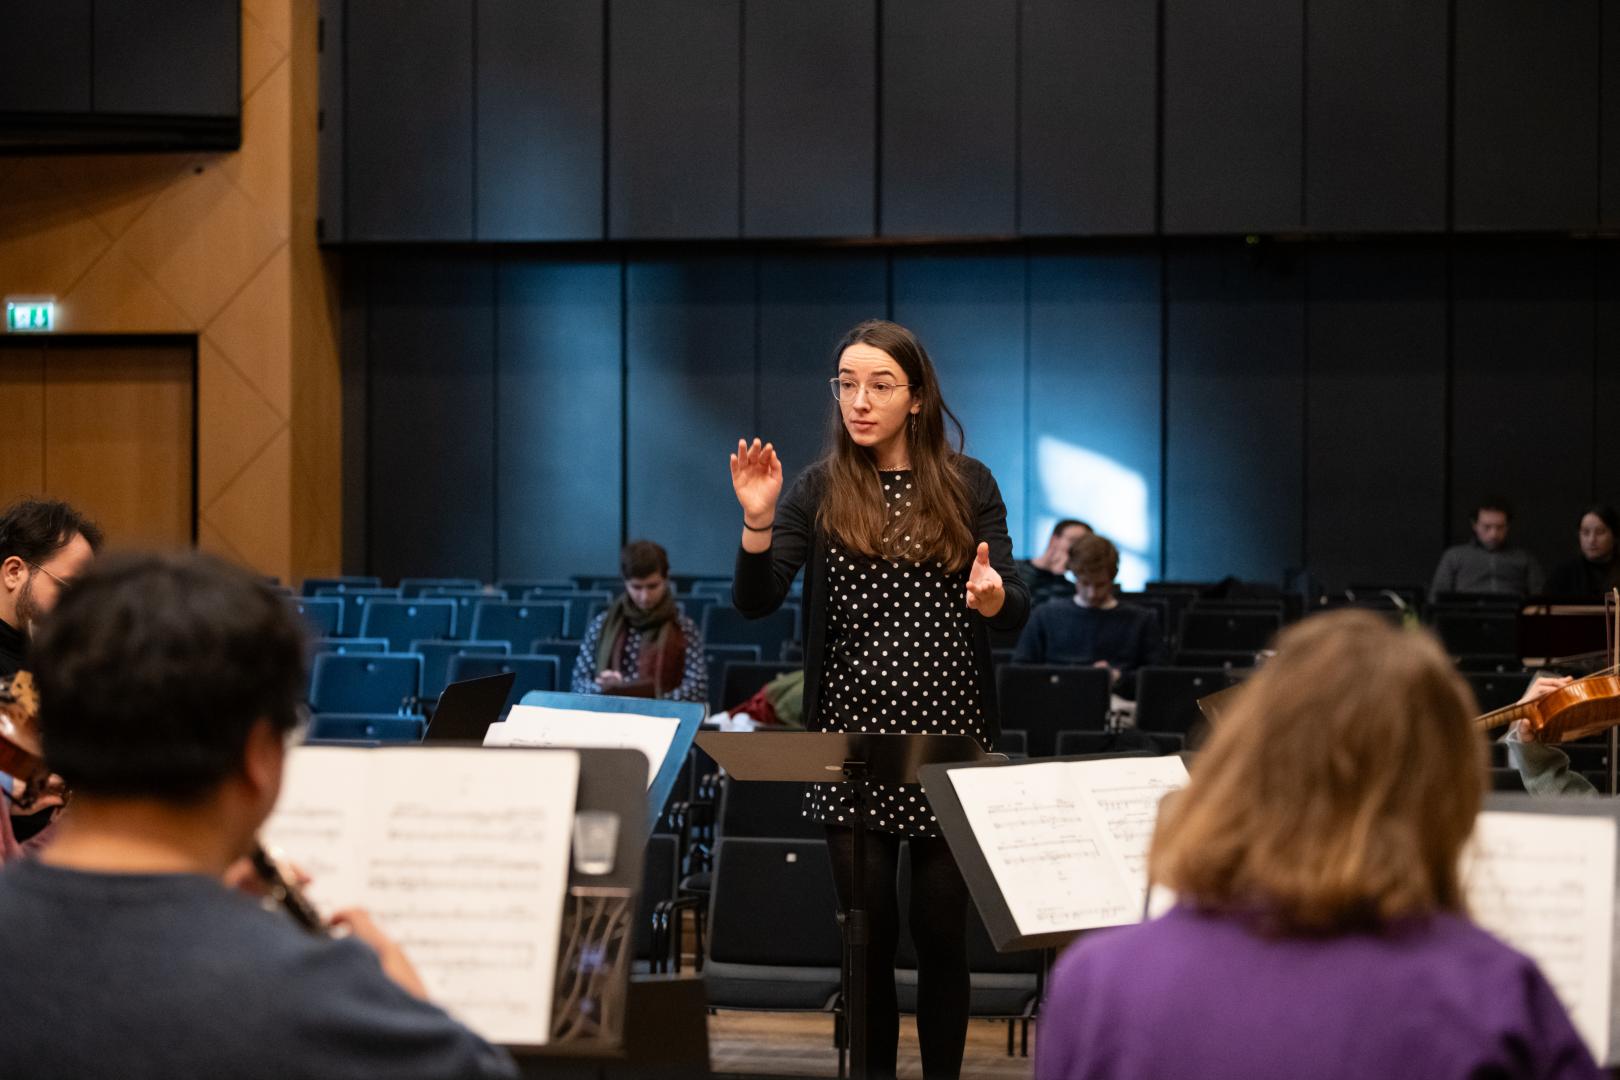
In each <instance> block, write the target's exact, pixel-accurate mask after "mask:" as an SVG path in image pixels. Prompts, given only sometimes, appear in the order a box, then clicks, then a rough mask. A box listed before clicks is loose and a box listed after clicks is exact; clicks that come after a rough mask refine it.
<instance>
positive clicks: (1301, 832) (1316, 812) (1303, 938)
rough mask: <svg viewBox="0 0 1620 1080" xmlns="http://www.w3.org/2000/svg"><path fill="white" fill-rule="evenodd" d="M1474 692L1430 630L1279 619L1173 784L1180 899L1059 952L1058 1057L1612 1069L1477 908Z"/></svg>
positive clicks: (1188, 1068)
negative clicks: (1472, 881) (1466, 861)
mask: <svg viewBox="0 0 1620 1080" xmlns="http://www.w3.org/2000/svg"><path fill="white" fill-rule="evenodd" d="M1475 711H1476V710H1475V707H1474V701H1473V696H1472V694H1471V693H1470V692H1469V690H1468V688H1467V686H1466V685H1465V684H1464V683H1463V682H1462V681H1461V680H1460V679H1459V678H1458V677H1457V675H1456V674H1455V673H1454V672H1453V670H1452V668H1451V665H1450V663H1449V662H1448V660H1447V659H1446V656H1445V654H1444V653H1443V652H1442V650H1441V649H1440V647H1439V645H1438V644H1437V643H1436V642H1435V641H1434V640H1433V639H1432V638H1431V637H1429V636H1428V634H1427V633H1423V632H1419V631H1413V630H1402V629H1398V628H1395V627H1392V626H1389V625H1387V624H1386V623H1384V622H1383V621H1382V620H1381V619H1379V618H1378V617H1376V616H1374V615H1372V614H1370V613H1367V612H1358V611H1346V612H1338V613H1333V614H1327V615H1321V616H1318V617H1316V618H1312V619H1308V620H1306V621H1304V622H1302V623H1300V624H1298V625H1296V626H1294V627H1292V628H1290V629H1289V630H1287V631H1285V632H1284V633H1283V634H1282V636H1281V638H1280V640H1279V643H1278V649H1277V655H1276V657H1275V658H1273V659H1272V660H1270V661H1269V662H1268V663H1267V664H1266V666H1265V667H1264V668H1262V669H1261V670H1260V671H1259V673H1257V674H1256V675H1255V676H1254V678H1253V681H1252V682H1251V683H1250V684H1249V689H1248V690H1247V691H1246V692H1245V693H1244V694H1243V696H1242V697H1240V698H1239V699H1238V701H1237V702H1236V703H1234V705H1233V707H1232V710H1231V712H1230V713H1229V714H1228V715H1227V716H1226V717H1224V718H1223V721H1222V723H1221V724H1220V725H1219V726H1217V727H1216V729H1215V732H1214V734H1213V736H1212V737H1211V738H1210V741H1209V743H1208V745H1207V747H1206V749H1205V750H1204V751H1203V753H1202V754H1201V755H1200V757H1199V759H1198V761H1197V762H1196V764H1195V765H1194V766H1193V770H1192V777H1191V780H1190V782H1189V783H1188V785H1187V787H1186V788H1184V789H1183V790H1181V791H1180V792H1177V793H1175V794H1173V795H1171V796H1169V797H1168V798H1166V800H1165V802H1164V804H1163V806H1162V807H1161V809H1160V813H1159V821H1158V826H1157V828H1156V830H1155V832H1154V837H1153V848H1152V855H1151V858H1150V864H1149V872H1150V874H1151V876H1152V879H1153V881H1154V882H1155V883H1156V884H1162V885H1164V886H1166V887H1168V888H1169V889H1171V890H1173V891H1174V892H1175V894H1176V895H1177V897H1178V902H1177V904H1176V906H1175V907H1174V908H1173V909H1172V910H1171V911H1170V912H1169V913H1168V914H1166V915H1164V916H1162V917H1160V918H1158V919H1154V920H1152V921H1150V922H1147V923H1143V924H1140V925H1137V926H1132V927H1128V928H1124V929H1121V930H1117V931H1112V932H1108V933H1104V934H1099V935H1096V936H1093V937H1091V938H1089V939H1087V940H1085V941H1083V942H1081V943H1080V944H1078V945H1076V946H1075V947H1074V948H1073V949H1071V950H1069V952H1068V953H1066V954H1065V955H1064V956H1063V958H1062V959H1061V960H1060V961H1059V963H1058V965H1057V967H1056V969H1055V970H1054V972H1053V977H1052V982H1051V991H1050V993H1049V995H1048V997H1047V1000H1046V1002H1045V1004H1044V1005H1043V1007H1042V1010H1041V1021H1042V1022H1041V1032H1040V1038H1039V1040H1038V1042H1037V1046H1036V1069H1035V1073H1036V1076H1037V1077H1038V1078H1040V1080H1052V1078H1056V1077H1065V1078H1080V1077H1086V1078H1097V1080H1102V1078H1109V1077H1131V1078H1133V1080H1146V1078H1155V1077H1163V1078H1181V1077H1190V1076H1197V1077H1204V1078H1222V1077H1232V1078H1238V1077H1241V1078H1243V1080H1266V1078H1270V1077H1276V1078H1279V1080H1280V1078H1289V1080H1293V1078H1297V1077H1302V1076H1309V1077H1312V1078H1316V1080H1321V1078H1333V1077H1394V1076H1412V1077H1475V1076H1497V1077H1597V1076H1601V1075H1603V1074H1602V1073H1601V1072H1600V1070H1599V1069H1598V1067H1597V1065H1596V1064H1595V1063H1594V1062H1593V1060H1592V1057H1591V1054H1590V1053H1589V1052H1588V1050H1587V1049H1586V1047H1585V1045H1584V1044H1583V1043H1582V1042H1581V1041H1580V1038H1579V1036H1578V1035H1577V1034H1576V1033H1575V1030H1574V1028H1573V1027H1572V1026H1571V1024H1570V1020H1569V1017H1568V1016H1567V1015H1566V1014H1565V1012H1564V1010H1563V1008H1562V1006H1560V1004H1559V1002H1558V1000H1557V998H1556V997H1555V996H1554V994H1553V991H1552V988H1551V987H1550V986H1549V985H1548V984H1547V981H1546V980H1545V979H1544V978H1543V977H1542V975H1541V973H1540V972H1539V971H1538V970H1537V968H1536V966H1535V964H1534V963H1533V962H1532V961H1531V960H1529V959H1528V958H1526V957H1525V956H1523V955H1521V954H1519V953H1517V952H1515V951H1514V950H1512V949H1510V948H1509V947H1508V946H1506V945H1504V944H1502V943H1501V942H1500V941H1498V940H1497V939H1495V938H1494V937H1492V936H1491V935H1490V934H1488V933H1486V932H1485V931H1484V930H1481V929H1480V928H1479V927H1477V926H1475V925H1474V924H1473V923H1472V922H1470V921H1469V919H1468V916H1467V911H1466V907H1465V904H1464V898H1463V884H1462V880H1461V877H1460V870H1459V866H1458V858H1459V855H1460V854H1461V851H1462V848H1463V845H1464V844H1465V843H1466V842H1467V840H1468V838H1469V836H1470V834H1471V833H1472V831H1473V827H1474V818H1475V816H1476V814H1477V813H1478V811H1479V807H1480V804H1481V801H1482V799H1483V793H1484V789H1485V744H1484V741H1483V738H1482V737H1481V736H1480V735H1479V734H1478V733H1477V732H1476V731H1475V730H1474V726H1473V723H1472V719H1473V716H1474V714H1475Z"/></svg>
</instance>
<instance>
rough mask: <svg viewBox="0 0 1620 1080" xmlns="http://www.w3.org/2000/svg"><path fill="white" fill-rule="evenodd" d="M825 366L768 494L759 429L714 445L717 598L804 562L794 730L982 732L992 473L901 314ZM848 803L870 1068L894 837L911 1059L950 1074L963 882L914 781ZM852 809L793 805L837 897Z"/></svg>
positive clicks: (772, 597)
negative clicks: (735, 539) (906, 904)
mask: <svg viewBox="0 0 1620 1080" xmlns="http://www.w3.org/2000/svg"><path fill="white" fill-rule="evenodd" d="M831 384H832V395H833V398H834V399H835V400H836V402H837V408H836V409H835V410H834V411H833V412H832V414H831V422H830V424H829V430H828V437H827V448H826V450H825V451H824V452H823V454H822V457H821V459H820V460H819V461H817V462H816V463H815V464H813V465H812V466H810V468H808V469H806V470H805V471H804V472H803V473H802V474H801V475H800V476H799V477H798V478H797V480H796V481H795V482H794V484H793V487H792V488H791V489H790V490H789V491H788V493H787V495H786V497H785V498H783V497H781V496H782V464H781V462H780V461H779V460H778V458H777V456H776V451H775V449H774V448H773V447H772V445H771V444H770V443H765V444H763V445H761V443H760V441H759V440H758V439H755V440H754V441H753V443H752V444H748V443H744V442H739V443H738V444H737V452H736V453H734V454H733V455H732V456H731V480H732V486H733V488H734V489H735V491H736V494H737V501H738V502H739V503H740V504H741V505H742V511H743V532H742V550H741V551H740V552H739V553H738V555H737V570H736V576H735V579H734V582H733V585H732V599H733V603H734V604H735V605H736V607H737V609H738V610H739V611H741V612H742V613H743V614H744V615H747V616H751V617H755V618H757V617H760V616H763V615H766V614H768V613H770V612H772V611H774V610H776V608H778V607H779V606H780V605H781V603H782V600H783V598H784V597H785V596H786V595H787V592H788V586H789V585H790V583H791V582H792V581H793V576H794V575H795V574H797V573H798V571H799V568H800V567H801V566H802V567H804V568H805V577H804V603H805V605H806V607H805V623H804V647H805V648H804V652H805V687H804V716H805V721H806V726H807V727H808V728H810V729H811V730H821V731H846V732H898V733H907V734H910V733H928V734H964V735H970V736H972V737H973V738H975V739H977V740H978V741H979V742H980V743H981V744H983V745H984V746H985V747H986V748H989V747H991V745H992V744H993V743H994V741H995V739H996V737H997V735H998V734H999V733H1000V721H999V718H998V716H997V713H996V696H995V677H994V672H993V670H992V667H991V655H990V634H989V631H990V629H991V628H992V627H993V628H995V629H998V630H1008V631H1012V630H1017V629H1018V628H1019V627H1020V626H1021V625H1022V624H1023V622H1024V619H1025V617H1026V616H1027V615H1028V613H1029V593H1028V592H1027V590H1026V589H1025V586H1024V584H1023V582H1022V581H1021V580H1020V579H1019V577H1018V575H1017V573H1016V572H1015V571H1014V568H1013V559H1012V542H1011V540H1010V539H1009V537H1008V535H1007V511H1006V507H1005V506H1004V505H1003V504H1002V501H1001V492H1000V489H999V488H997V486H996V481H995V478H994V477H993V476H991V475H990V470H989V469H987V468H986V467H985V466H984V465H983V464H982V463H980V462H978V461H976V460H974V459H973V458H970V457H968V456H966V455H965V454H963V453H962V449H961V448H962V427H961V424H960V423H959V422H958V421H957V419H956V417H955V415H954V414H952V413H951V411H950V409H949V408H948V407H947V406H946V405H945V401H944V398H943V397H942V396H941V394H940V387H939V381H938V379H937V378H936V376H935V374H934V365H933V363H932V362H931V361H930V360H929V358H928V353H927V352H926V351H924V349H923V347H922V344H921V343H920V342H919V341H918V340H917V338H916V337H915V336H914V335H913V334H912V333H911V331H909V330H907V329H906V328H905V327H903V326H898V325H896V324H894V323H891V322H884V321H880V320H873V321H869V322H864V323H861V324H860V325H859V326H857V327H855V328H854V329H853V330H851V331H850V332H849V333H848V334H846V335H845V337H844V339H843V341H842V342H841V343H840V344H839V347H838V354H837V370H836V374H834V376H833V378H832V379H831ZM947 423H948V424H949V425H950V427H951V428H952V429H953V430H954V436H955V437H954V446H953V445H952V442H951V441H948V440H947V437H946V425H947ZM864 805H865V808H866V809H865V824H866V827H867V828H868V829H869V830H871V833H872V835H871V836H870V837H869V838H868V842H867V843H866V844H865V852H866V867H865V875H864V876H865V882H866V885H865V888H866V893H867V895H866V896H864V897H863V898H862V900H863V904H862V906H863V907H864V908H865V909H866V911H867V912H868V918H869V920H870V926H871V952H870V955H871V957H872V963H871V966H870V968H869V977H868V985H867V996H866V1000H867V1002H868V1028H867V1030H868V1040H869V1041H868V1055H869V1056H868V1061H869V1064H870V1069H871V1071H872V1073H873V1075H879V1076H881V1075H888V1076H893V1075H894V1071H895V1055H896V1044H897V1042H898V1039H899V1009H898V1006H897V1004H896V1000H895V985H894V955H895V949H896V946H897V944H898V937H899V903H898V899H897V887H896V869H897V865H898V858H899V852H900V843H901V841H902V840H905V841H908V842H909V843H910V845H911V875H912V881H911V904H910V912H909V914H910V922H911V933H912V939H913V942H914V943H915V945H916V952H917V968H918V970H917V1033H918V1039H919V1041H920V1043H921V1050H922V1066H923V1073H924V1075H925V1076H930V1077H933V1076H955V1075H956V1074H957V1073H958V1072H959V1071H960V1069H961V1064H962V1048H963V1044H964V1042H965V1040H966V1037H967V1013H968V963H967V946H966V940H965V939H966V933H965V926H966V915H967V903H968V895H967V887H966V885H965V884H964V883H963V881H962V875H961V872H960V871H959V870H958V869H957V867H956V863H955V862H954V860H953V859H952V858H951V853H950V849H949V848H948V847H947V846H946V843H945V840H944V838H943V837H942V836H941V835H940V831H939V826H938V824H937V823H936V822H935V820H934V815H933V813H932V812H931V811H930V809H929V806H928V801H927V799H926V797H925V796H924V795H923V792H922V789H921V788H920V787H916V786H909V785H908V786H898V785H882V784H876V783H873V784H869V785H868V788H867V792H866V798H865V800H864ZM856 812H857V811H856V799H855V798H854V796H853V793H852V792H850V791H849V788H848V785H832V784H814V785H811V786H810V788H809V789H808V791H807V792H806V795H805V814H806V816H808V817H810V818H813V819H815V820H817V821H820V822H823V823H825V825H826V827H827V841H828V845H829V848H830V849H831V850H830V854H831V855H832V865H833V867H834V878H835V884H836V886H837V889H838V897H839V904H840V906H841V907H843V908H844V909H846V910H847V909H848V908H849V907H850V906H851V903H850V901H851V896H850V892H851V882H850V879H849V878H850V856H851V851H852V848H853V838H852V834H851V825H852V823H853V821H854V817H855V814H856Z"/></svg>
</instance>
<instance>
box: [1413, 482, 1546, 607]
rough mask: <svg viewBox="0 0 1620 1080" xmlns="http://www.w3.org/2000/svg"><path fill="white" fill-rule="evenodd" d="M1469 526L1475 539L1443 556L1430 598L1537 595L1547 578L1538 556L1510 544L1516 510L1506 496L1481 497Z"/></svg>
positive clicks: (1452, 548)
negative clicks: (1509, 503) (1466, 595)
mask: <svg viewBox="0 0 1620 1080" xmlns="http://www.w3.org/2000/svg"><path fill="white" fill-rule="evenodd" d="M1469 525H1470V527H1471V528H1472V529H1473V531H1474V538H1473V539H1472V540H1470V541H1468V543H1466V544H1458V545H1456V546H1455V547H1449V548H1447V549H1446V550H1445V553H1444V554H1443V555H1441V556H1440V565H1438V566H1436V567H1435V569H1434V581H1433V582H1432V583H1431V584H1430V585H1429V599H1430V600H1433V599H1435V598H1436V597H1438V596H1439V595H1440V594H1441V593H1448V592H1460V593H1507V594H1510V595H1513V596H1533V595H1535V594H1536V593H1539V592H1541V589H1542V583H1543V581H1544V580H1545V578H1544V576H1543V574H1542V572H1541V564H1540V563H1539V562H1537V561H1536V557H1535V556H1534V555H1532V554H1530V553H1529V552H1528V551H1526V550H1524V549H1523V548H1521V547H1514V546H1513V545H1512V544H1509V543H1508V531H1509V530H1510V529H1511V527H1512V525H1513V509H1512V508H1511V507H1510V506H1508V504H1507V500H1505V499H1481V500H1480V502H1479V505H1478V506H1476V507H1475V508H1474V514H1473V517H1472V518H1470V519H1469Z"/></svg>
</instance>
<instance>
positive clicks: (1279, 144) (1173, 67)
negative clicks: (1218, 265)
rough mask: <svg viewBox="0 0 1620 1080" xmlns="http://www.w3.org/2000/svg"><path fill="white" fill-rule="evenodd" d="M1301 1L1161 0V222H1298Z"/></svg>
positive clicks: (1223, 228) (1251, 228) (1205, 226)
mask: <svg viewBox="0 0 1620 1080" xmlns="http://www.w3.org/2000/svg"><path fill="white" fill-rule="evenodd" d="M1304 18H1305V9H1304V5H1303V3H1302V2H1301V0H1254V2H1247V3H1242V4H1220V3H1210V2H1209V0H1165V3H1164V131H1163V135H1162V138H1163V139H1164V146H1163V155H1164V159H1163V160H1164V166H1163V167H1164V218H1163V225H1164V231H1165V232H1168V233H1244V232H1276V231H1282V230H1289V229H1298V228H1299V227H1300V226H1301V224H1302V223H1303V220H1304V211H1303V206H1302V191H1301V178H1300V161H1301V156H1302V154H1303V152H1304V148H1303V146H1302V145H1301V143H1302V111H1303V108H1304V106H1303V102H1304V92H1303V85H1302V83H1303V75H1302V69H1303V64H1302V63H1301V57H1302V52H1303V49H1304V31H1305V28H1304Z"/></svg>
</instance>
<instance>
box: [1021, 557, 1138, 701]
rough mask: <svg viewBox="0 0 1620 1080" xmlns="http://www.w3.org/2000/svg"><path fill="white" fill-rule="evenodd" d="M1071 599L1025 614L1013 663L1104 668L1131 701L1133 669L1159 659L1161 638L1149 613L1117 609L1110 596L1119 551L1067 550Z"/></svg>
mask: <svg viewBox="0 0 1620 1080" xmlns="http://www.w3.org/2000/svg"><path fill="white" fill-rule="evenodd" d="M1069 571H1070V572H1071V573H1073V574H1074V579H1075V584H1074V595H1073V596H1065V597H1059V598H1058V599H1055V600H1048V601H1047V602H1046V603H1044V604H1041V605H1039V606H1038V607H1036V608H1035V610H1034V611H1033V612H1031V613H1030V616H1029V622H1028V623H1027V624H1026V625H1025V626H1024V632H1023V635H1022V636H1021V637H1019V639H1018V648H1017V650H1016V651H1015V652H1014V653H1013V661H1014V662H1015V663H1019V664H1090V665H1092V666H1093V667H1105V668H1107V669H1108V671H1109V674H1110V675H1111V676H1112V679H1113V684H1114V688H1115V691H1116V692H1117V693H1119V694H1121V695H1122V696H1126V697H1131V696H1134V691H1135V675H1136V669H1137V668H1140V667H1142V666H1143V665H1145V664H1151V663H1153V662H1154V661H1156V660H1157V659H1158V658H1159V653H1160V649H1161V645H1162V642H1163V635H1162V634H1161V633H1160V630H1159V617H1158V614H1157V613H1156V612H1154V611H1153V610H1152V609H1151V608H1139V607H1131V606H1129V605H1125V604H1121V603H1120V602H1119V598H1118V597H1117V596H1116V595H1115V593H1114V577H1115V575H1117V574H1118V573H1119V549H1117V548H1116V547H1114V545H1113V544H1112V543H1110V542H1109V541H1107V540H1105V539H1103V538H1102V537H1101V536H1097V535H1096V534H1094V533H1093V534H1091V535H1088V536H1082V537H1080V538H1079V539H1078V540H1076V541H1075V542H1074V544H1073V545H1072V546H1071V547H1070V548H1069Z"/></svg>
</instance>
